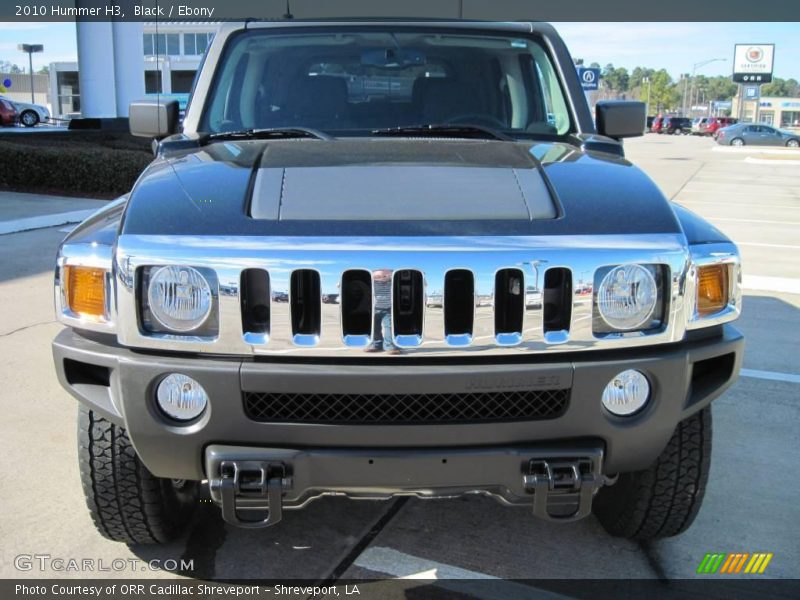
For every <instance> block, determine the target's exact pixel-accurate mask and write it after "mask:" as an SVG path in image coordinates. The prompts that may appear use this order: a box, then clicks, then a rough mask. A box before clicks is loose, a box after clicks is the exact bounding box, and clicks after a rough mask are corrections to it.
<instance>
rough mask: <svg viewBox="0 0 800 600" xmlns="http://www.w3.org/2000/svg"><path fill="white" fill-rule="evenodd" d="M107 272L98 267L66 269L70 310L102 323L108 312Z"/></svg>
mask: <svg viewBox="0 0 800 600" xmlns="http://www.w3.org/2000/svg"><path fill="white" fill-rule="evenodd" d="M105 277H106V272H105V270H103V269H98V268H97V267H76V266H72V265H67V266H66V267H64V295H65V297H66V300H67V306H68V307H69V309H70V310H71V311H72V312H73V313H75V314H77V315H79V316H81V317H87V318H89V319H92V320H96V321H101V320H103V319H104V318H105V312H106V286H105Z"/></svg>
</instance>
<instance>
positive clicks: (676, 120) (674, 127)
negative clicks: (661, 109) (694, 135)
mask: <svg viewBox="0 0 800 600" xmlns="http://www.w3.org/2000/svg"><path fill="white" fill-rule="evenodd" d="M691 130H692V121H691V119H689V118H688V117H666V118H665V119H664V122H663V123H662V124H661V133H668V134H670V135H674V134H681V133H689V132H690V131H691Z"/></svg>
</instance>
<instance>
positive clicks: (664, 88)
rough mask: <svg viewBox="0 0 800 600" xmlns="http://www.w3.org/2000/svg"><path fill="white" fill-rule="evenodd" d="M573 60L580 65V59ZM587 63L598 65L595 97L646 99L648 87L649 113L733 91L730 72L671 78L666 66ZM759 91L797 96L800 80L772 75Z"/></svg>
mask: <svg viewBox="0 0 800 600" xmlns="http://www.w3.org/2000/svg"><path fill="white" fill-rule="evenodd" d="M575 63H576V65H583V61H581V60H580V59H577V60H576V61H575ZM588 66H589V67H591V68H596V69H600V83H599V99H610V98H625V99H628V100H643V101H645V102H646V101H647V100H648V91H649V96H650V113H651V114H656V113H658V112H667V111H676V110H677V111H680V110H681V109H682V107H683V103H684V98H685V102H686V106H687V108H688V107H689V106H692V105H700V104H702V105H708V103H709V102H715V101H729V100H731V99H732V98H733V97H734V96H735V95H736V91H737V84H735V83H733V81H731V78H730V76H725V75H717V76H715V77H707V76H705V75H696V76H695V77H694V78H692V77H691V75H690V74H688V73H687V74H685V75H683V76H682V77H681V78H678V79H673V78H672V76H670V74H669V73H667V71H666V69H650V68H646V67H635V68H634V69H633V70H632V71H630V72H629V71H628V69H626V68H625V67H615V66H614V65H613V64H611V63H609V64H607V65H606V66H605V67H601V66H600V65H599V64H598V63H596V62H593V63H591V64H590V65H588ZM692 79H693V81H692ZM761 95H762V96H774V97H781V98H791V97H800V83H798V81H797V80H796V79H791V78H790V79H781V78H780V77H775V78H773V80H772V82H771V83H765V84H763V85H762V86H761Z"/></svg>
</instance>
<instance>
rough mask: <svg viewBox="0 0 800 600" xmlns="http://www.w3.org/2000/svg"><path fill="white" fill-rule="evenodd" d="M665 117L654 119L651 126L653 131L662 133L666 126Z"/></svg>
mask: <svg viewBox="0 0 800 600" xmlns="http://www.w3.org/2000/svg"><path fill="white" fill-rule="evenodd" d="M664 119H665V118H664V117H656V118H655V119H653V124H652V125H651V126H650V131H651V132H653V133H661V131H662V130H663V127H664Z"/></svg>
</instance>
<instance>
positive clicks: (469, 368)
mask: <svg viewBox="0 0 800 600" xmlns="http://www.w3.org/2000/svg"><path fill="white" fill-rule="evenodd" d="M178 121H179V119H178V113H177V106H176V105H175V103H172V102H166V103H165V102H160V103H159V102H139V103H135V104H133V105H132V106H131V111H130V122H131V128H132V131H133V132H134V133H136V134H139V135H145V136H150V137H154V138H157V139H159V140H160V141H158V142H157V143H155V144H154V149H155V153H156V159H155V160H154V161H153V163H152V164H151V165H150V166H149V167H148V168H147V169H146V170H145V171H144V173H143V174H142V175H141V177H140V178H139V180H138V181H137V182H136V184H135V186H134V187H133V189H132V191H131V192H130V194H129V195H128V196H126V197H124V198H122V199H120V200H119V201H117V202H114V203H112V204H111V205H109V206H108V207H106V208H105V209H103V210H102V211H100V212H99V213H97V214H96V215H95V216H93V217H91V218H90V219H88V220H87V221H86V222H84V223H83V224H82V225H81V226H80V227H79V228H77V229H76V230H75V231H74V232H72V233H71V234H70V235H69V236H68V237H67V238H66V239H65V240H64V242H63V244H62V246H61V248H60V250H59V253H58V265H57V270H56V286H55V298H56V307H57V312H58V316H59V319H60V320H61V321H62V322H63V323H64V324H65V325H67V326H68V329H65V330H64V331H62V332H61V333H60V334H59V335H58V336H57V337H56V339H55V341H54V342H53V352H54V357H55V366H56V370H57V372H58V376H59V378H60V381H61V383H62V384H63V386H64V387H65V388H66V389H67V390H68V391H69V392H70V393H71V394H72V395H74V396H75V397H76V398H77V399H78V400H79V401H80V415H79V435H80V461H81V474H82V477H83V483H84V489H85V492H86V498H87V502H88V505H89V509H90V511H91V512H92V515H93V517H94V520H95V523H96V525H97V527H98V529H99V531H100V532H101V533H102V534H103V535H105V536H106V537H109V538H111V539H114V540H120V541H124V542H136V543H143V542H163V541H166V540H168V539H170V538H171V537H172V536H174V535H176V534H178V533H179V532H180V531H181V528H182V527H183V525H184V524H185V523H186V522H187V520H188V518H189V516H190V515H191V513H192V509H193V508H194V506H195V504H196V502H197V500H196V498H197V493H198V489H199V486H200V484H201V482H203V481H207V482H208V486H209V489H210V495H211V498H212V499H213V500H214V501H215V502H216V503H217V504H219V505H220V506H221V509H222V514H223V516H224V518H225V519H226V520H227V521H229V522H231V523H234V524H236V525H241V526H244V527H261V526H267V525H272V524H274V523H277V522H278V521H280V520H281V515H282V511H283V510H285V509H296V508H301V507H303V506H304V505H306V504H307V503H308V502H310V501H311V500H314V499H316V498H319V497H321V496H324V495H328V494H337V495H346V496H350V497H358V498H375V499H385V498H390V497H393V496H397V495H415V496H418V497H422V498H440V497H452V496H457V495H461V494H465V493H482V494H486V495H490V496H493V497H495V498H497V499H498V500H500V501H502V502H503V503H505V504H508V505H514V506H522V507H527V509H528V510H531V511H532V512H533V514H534V515H535V516H537V517H540V518H544V519H550V520H557V521H569V520H573V519H577V518H581V517H584V516H586V515H587V514H589V513H590V512H591V511H592V510H593V511H594V513H595V514H596V516H597V518H598V519H599V520H600V522H601V523H602V524H603V526H604V527H605V528H606V529H607V530H608V531H609V532H610V533H612V534H614V535H620V536H627V537H636V538H641V539H648V538H655V537H660V536H669V535H674V534H677V533H680V532H681V531H683V530H684V529H686V528H687V527H688V526H689V525H690V524H691V523H692V521H693V519H694V517H695V515H696V514H697V511H698V509H699V507H700V503H701V501H702V497H703V492H704V488H705V485H706V480H707V477H708V469H709V459H710V450H711V412H710V406H709V405H710V403H711V401H712V400H713V399H714V398H715V397H717V396H718V395H720V393H722V392H723V391H724V390H725V389H726V388H727V387H728V386H729V385H730V384H731V383H732V381H733V380H734V379H735V378H736V376H737V373H738V370H739V366H740V363H741V356H742V349H743V340H742V336H741V335H740V334H739V333H738V332H737V331H736V330H735V329H734V328H733V327H732V326H731V325H730V321H733V320H735V319H736V318H737V317H738V316H739V312H740V307H741V292H740V260H739V253H738V250H737V248H736V247H735V246H734V245H733V244H732V243H731V241H730V240H729V239H728V238H726V237H725V236H724V235H722V234H721V233H720V232H719V231H717V230H716V229H714V228H713V227H712V226H710V225H709V224H708V223H706V222H705V221H703V220H702V219H700V218H698V217H697V216H695V215H693V214H692V213H690V212H689V211H687V210H685V209H683V208H681V207H679V206H676V205H674V204H671V203H670V202H669V201H668V200H667V199H666V198H665V197H664V196H663V194H662V193H661V192H660V191H659V190H658V189H657V187H656V186H655V185H654V184H653V182H652V181H651V180H650V179H649V178H648V177H647V176H646V175H644V174H643V173H642V171H640V170H639V169H638V168H636V167H635V166H633V165H632V164H631V163H629V162H628V161H627V160H626V159H625V158H624V153H623V146H622V143H621V141H620V140H621V139H622V138H625V137H631V136H636V135H641V134H642V132H643V130H644V122H645V112H644V105H643V104H642V103H638V102H601V103H598V105H597V107H596V117H595V119H594V120H593V119H592V115H591V114H590V111H589V107H588V105H587V102H586V98H585V96H584V93H583V91H582V89H581V85H580V82H579V80H578V77H577V75H576V71H575V67H574V66H573V61H572V59H571V58H570V56H569V54H568V52H567V49H566V47H565V46H564V44H563V42H562V41H561V39H560V38H559V37H558V35H557V34H556V32H555V31H554V30H553V29H552V28H551V27H550V26H547V25H543V24H537V23H487V22H442V21H439V22H411V21H409V22H398V21H393V22H301V21H293V22H269V23H260V22H249V23H246V24H225V25H223V26H222V27H221V29H220V31H219V33H218V34H217V35H216V36H215V38H214V41H213V44H212V45H211V47H210V48H209V50H208V52H207V55H206V57H205V60H204V63H203V66H202V69H201V71H200V73H199V75H198V78H197V80H196V83H195V86H194V90H193V93H192V97H191V101H190V104H189V106H188V109H187V110H186V114H185V116H184V118H183V121H182V124H180V127H179V122H178ZM179 129H180V131H178V130H179Z"/></svg>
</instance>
